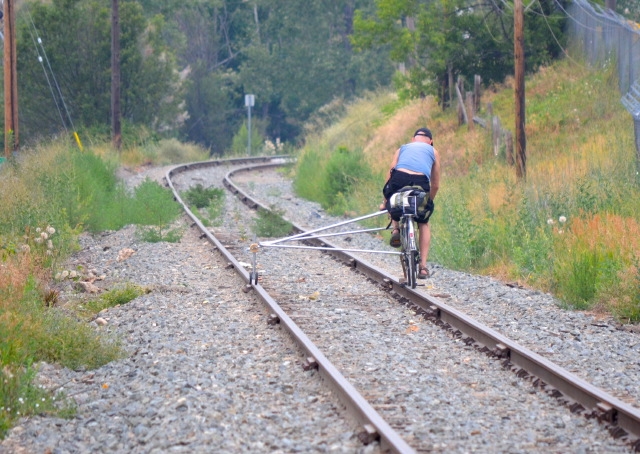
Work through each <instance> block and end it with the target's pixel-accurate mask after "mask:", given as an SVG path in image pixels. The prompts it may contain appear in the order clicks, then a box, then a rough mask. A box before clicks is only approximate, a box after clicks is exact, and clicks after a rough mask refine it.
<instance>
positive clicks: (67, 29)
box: [17, 0, 180, 138]
mask: <svg viewBox="0 0 640 454" xmlns="http://www.w3.org/2000/svg"><path fill="white" fill-rule="evenodd" d="M119 12H120V26H121V36H120V47H121V62H120V64H121V113H122V116H123V118H124V119H125V120H127V121H129V122H131V123H134V124H144V125H147V126H149V127H151V128H153V129H154V130H163V131H166V130H171V129H172V128H174V127H175V126H174V124H173V121H174V118H176V116H177V113H178V110H177V106H178V104H179V102H180V86H179V84H178V79H177V71H176V66H175V62H174V58H173V54H172V50H171V48H169V47H168V46H166V45H163V44H162V40H160V39H158V36H159V35H160V34H161V33H162V29H163V27H164V26H165V24H164V23H163V22H162V20H153V21H148V20H147V19H146V18H145V17H144V16H143V11H142V8H141V6H140V4H139V3H137V2H135V1H127V2H122V3H121V4H120V5H119ZM29 13H30V14H29V15H21V16H18V38H17V43H18V44H17V45H18V51H17V55H18V73H19V74H20V78H19V80H18V82H19V84H20V86H19V90H20V91H21V92H22V93H29V94H30V96H28V97H24V98H22V103H21V106H20V108H21V113H22V114H23V118H22V120H23V121H22V124H21V127H22V130H21V132H22V137H26V138H36V137H38V136H40V135H42V134H53V133H57V132H59V131H60V130H63V129H71V128H72V125H71V124H70V122H69V119H68V117H67V111H68V112H69V115H70V116H71V120H72V121H73V123H74V125H75V126H77V127H83V126H84V127H92V126H94V125H108V124H109V118H108V116H106V115H105V112H107V113H108V112H109V111H110V103H111V76H110V68H111V13H110V4H108V3H104V2H99V1H96V0H54V1H53V2H32V3H31V4H30V5H29ZM34 24H35V27H37V34H38V36H39V37H40V38H41V39H42V48H40V49H36V46H34V39H32V37H33V36H35V33H36V32H35V31H34V28H33V27H34ZM70 43H82V44H81V45H71V46H70ZM43 49H44V51H45V52H46V56H47V57H48V59H47V60H46V61H43V64H42V65H39V64H38V55H40V56H43V55H44V52H43ZM49 65H50V68H49ZM43 70H44V71H43ZM54 77H55V79H56V81H57V82H58V85H59V86H60V88H61V89H62V90H63V92H62V97H63V99H61V98H60V95H59V94H58V93H57V90H52V89H51V87H52V86H53V87H55V85H54V84H53V83H52V80H53V79H54ZM169 93H171V94H172V95H173V96H171V97H170V96H167V95H168V94H169ZM63 103H64V104H63Z"/></svg>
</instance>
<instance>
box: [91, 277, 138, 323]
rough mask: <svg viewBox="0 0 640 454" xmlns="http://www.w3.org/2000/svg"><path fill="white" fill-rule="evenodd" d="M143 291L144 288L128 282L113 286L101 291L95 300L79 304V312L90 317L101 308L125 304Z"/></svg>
mask: <svg viewBox="0 0 640 454" xmlns="http://www.w3.org/2000/svg"><path fill="white" fill-rule="evenodd" d="M145 293H147V291H146V290H145V289H144V288H142V287H140V286H138V285H135V284H130V283H128V284H126V285H124V286H122V287H120V288H115V289H112V290H109V291H108V292H105V293H103V294H102V295H101V296H100V298H98V299H96V300H91V301H87V302H85V303H84V304H82V305H81V306H82V308H81V310H80V311H79V313H81V314H82V315H84V316H85V317H87V316H89V317H91V316H93V315H96V314H98V313H99V312H100V311H102V310H103V309H108V308H110V307H115V306H120V305H123V304H127V303H128V302H130V301H133V300H134V299H136V298H137V297H139V296H140V295H144V294H145Z"/></svg>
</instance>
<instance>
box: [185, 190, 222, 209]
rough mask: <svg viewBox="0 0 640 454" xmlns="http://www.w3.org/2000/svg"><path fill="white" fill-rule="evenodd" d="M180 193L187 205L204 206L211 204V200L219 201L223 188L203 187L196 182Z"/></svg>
mask: <svg viewBox="0 0 640 454" xmlns="http://www.w3.org/2000/svg"><path fill="white" fill-rule="evenodd" d="M181 195H182V197H183V198H184V201H185V202H186V203H187V205H189V206H193V207H196V208H205V207H208V206H209V205H211V202H212V201H216V202H219V201H220V200H222V199H224V190H223V189H221V188H205V187H203V186H202V185H201V184H197V185H196V186H192V187H191V188H189V189H188V190H187V191H184V192H183V193H182V194H181Z"/></svg>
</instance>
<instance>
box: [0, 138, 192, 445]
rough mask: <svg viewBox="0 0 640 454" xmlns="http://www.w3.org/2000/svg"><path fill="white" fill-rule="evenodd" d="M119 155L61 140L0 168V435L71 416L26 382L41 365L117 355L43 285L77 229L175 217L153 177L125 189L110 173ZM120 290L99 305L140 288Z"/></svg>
mask: <svg viewBox="0 0 640 454" xmlns="http://www.w3.org/2000/svg"><path fill="white" fill-rule="evenodd" d="M161 144H164V142H162V143H161ZM146 146H150V145H146ZM162 147H164V145H162ZM105 149H106V147H104V148H101V149H100V153H104V150H105ZM163 150H164V148H160V149H158V150H157V153H158V154H161V155H162V154H163V153H165V152H166V150H165V151H163ZM138 153H140V152H138ZM193 156H195V155H193ZM119 157H121V156H119V154H118V153H115V152H113V151H111V154H110V155H109V156H100V155H99V154H98V153H94V152H93V150H89V151H86V152H80V151H79V150H77V149H76V147H75V146H74V145H73V144H71V143H68V142H65V141H58V142H53V143H47V144H42V145H40V146H38V147H36V148H34V149H32V150H26V151H22V152H20V153H19V154H18V156H16V157H15V158H13V159H11V160H9V161H8V162H5V163H4V164H3V165H2V167H1V168H0V206H2V209H1V210H0V438H1V437H3V436H4V434H5V433H6V431H7V430H8V429H9V428H10V427H11V425H12V424H13V423H14V421H15V420H16V419H17V418H19V417H21V416H28V415H31V414H43V413H56V414H58V415H61V416H64V415H70V414H72V413H73V408H72V407H70V406H69V405H68V404H66V403H65V402H64V401H63V402H62V403H60V399H61V397H62V396H60V395H56V394H51V393H48V392H45V391H44V390H42V389H40V388H38V387H36V386H35V385H34V384H33V379H34V377H35V372H36V367H35V366H34V365H35V364H37V363H38V362H39V361H47V362H50V363H57V364H61V365H63V366H66V367H69V368H72V369H93V368H96V367H99V366H101V365H103V364H105V363H107V362H109V361H112V360H114V359H117V358H120V357H121V356H122V355H123V354H124V351H123V349H122V346H121V344H120V342H119V340H118V339H117V338H114V337H110V336H106V335H104V334H102V333H100V332H98V331H96V330H95V329H93V328H92V327H91V326H90V325H89V324H87V323H86V322H83V321H79V320H78V319H76V318H75V317H72V316H70V315H69V314H68V313H67V312H63V311H61V310H59V309H58V308H57V307H55V301H56V297H57V294H56V292H55V290H51V289H50V288H49V282H50V281H51V279H52V276H53V275H54V273H55V271H56V268H57V267H58V266H60V264H61V263H62V261H63V260H64V259H65V258H66V257H67V256H68V255H69V254H70V253H71V252H73V251H74V250H75V248H76V236H77V234H78V233H79V232H81V231H82V230H90V231H100V230H105V229H118V228H120V227H122V226H124V225H127V224H138V225H144V226H160V227H164V226H167V225H169V224H170V223H172V222H173V221H174V220H175V219H176V217H177V216H178V215H179V212H180V211H179V206H178V205H177V204H176V203H175V201H174V200H173V197H172V195H171V193H170V192H169V191H168V190H167V189H165V188H163V187H161V186H160V185H159V184H157V183H155V182H152V181H150V180H146V181H144V182H143V183H142V184H141V185H139V186H138V187H137V188H136V189H135V190H134V191H133V192H129V191H127V190H126V188H125V187H124V186H123V185H122V184H121V183H120V182H118V180H117V178H116V176H115V170H116V165H117V163H118V162H119V161H118V158H119ZM174 157H175V158H176V159H183V158H185V155H184V154H181V153H178V152H176V153H175V156H174ZM186 159H192V157H191V155H188V156H187V157H186ZM126 293H127V294H126V295H124V296H122V295H120V294H119V293H118V294H117V295H115V296H114V297H112V298H111V299H110V301H101V302H100V304H101V305H105V304H106V305H112V304H113V303H114V301H117V302H115V304H120V303H121V302H122V301H124V300H125V299H126V300H128V299H130V298H131V297H135V296H137V294H139V293H137V294H132V292H126ZM134 293H135V292H134ZM123 298H124V299H123ZM111 300H113V301H111Z"/></svg>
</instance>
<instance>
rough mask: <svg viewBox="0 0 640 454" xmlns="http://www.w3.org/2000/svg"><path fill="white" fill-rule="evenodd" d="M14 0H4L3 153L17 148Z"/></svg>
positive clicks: (16, 72)
mask: <svg viewBox="0 0 640 454" xmlns="http://www.w3.org/2000/svg"><path fill="white" fill-rule="evenodd" d="M13 2H14V0H4V9H3V14H4V155H5V157H6V158H7V159H9V158H10V157H11V154H12V153H13V152H14V151H15V150H17V149H18V145H19V143H20V141H19V137H20V136H19V135H18V71H17V70H16V64H17V59H16V30H15V23H16V22H15V21H16V14H15V11H14V4H13Z"/></svg>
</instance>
